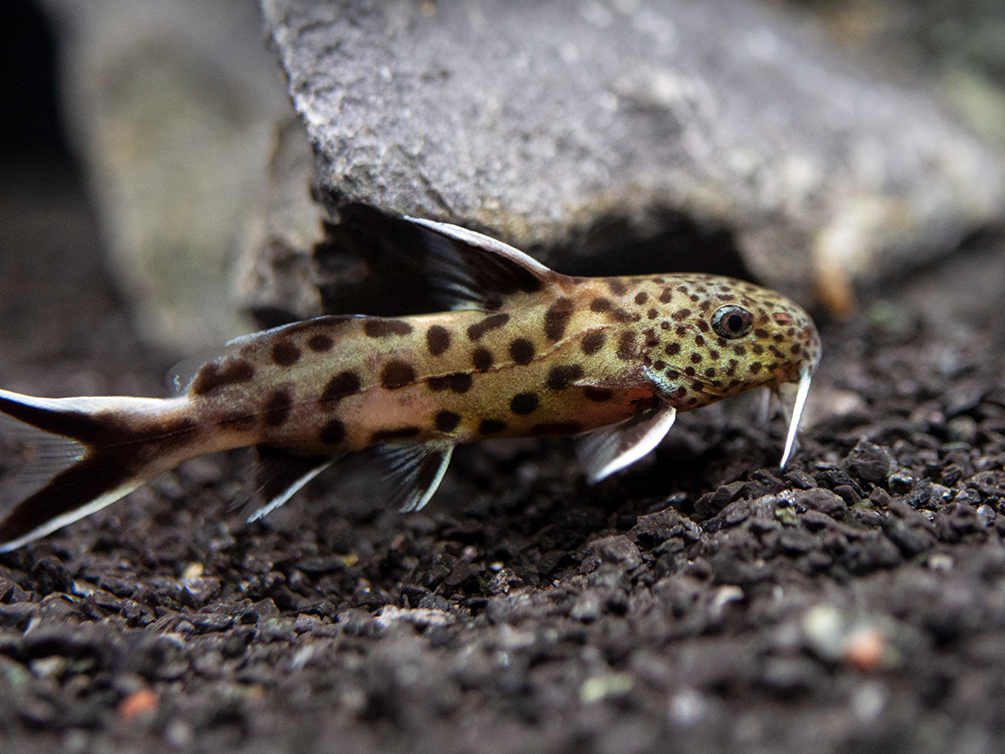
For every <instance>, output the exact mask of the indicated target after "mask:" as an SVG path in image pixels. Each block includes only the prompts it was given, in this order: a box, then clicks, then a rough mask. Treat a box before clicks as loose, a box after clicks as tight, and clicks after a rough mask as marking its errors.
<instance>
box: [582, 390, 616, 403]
mask: <svg viewBox="0 0 1005 754" xmlns="http://www.w3.org/2000/svg"><path fill="white" fill-rule="evenodd" d="M583 397H584V398H586V400H588V401H593V402H594V403H606V402H607V401H609V400H610V399H611V398H613V397H614V391H612V390H608V389H607V388H602V387H591V386H587V387H584V388H583Z"/></svg>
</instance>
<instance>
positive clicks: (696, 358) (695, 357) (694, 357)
mask: <svg viewBox="0 0 1005 754" xmlns="http://www.w3.org/2000/svg"><path fill="white" fill-rule="evenodd" d="M691 363H692V364H700V363H701V354H700V353H692V354H691Z"/></svg>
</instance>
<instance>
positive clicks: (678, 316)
mask: <svg viewBox="0 0 1005 754" xmlns="http://www.w3.org/2000/svg"><path fill="white" fill-rule="evenodd" d="M689 316H691V310H690V309H678V310H677V311H675V312H674V313H673V314H671V315H670V317H671V319H673V320H675V321H677V322H681V321H683V320H684V319H686V318H687V317H689Z"/></svg>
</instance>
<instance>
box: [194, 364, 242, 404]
mask: <svg viewBox="0 0 1005 754" xmlns="http://www.w3.org/2000/svg"><path fill="white" fill-rule="evenodd" d="M254 376H255V368H254V367H253V366H251V364H249V363H248V362H246V361H235V360H232V359H228V360H227V361H225V362H223V365H222V368H221V365H220V364H217V363H216V362H210V363H209V364H206V366H204V367H203V368H202V369H200V370H199V373H198V374H197V375H196V377H195V380H194V381H193V382H192V392H193V393H194V394H195V395H208V394H209V393H212V392H213V391H214V390H216V389H217V388H221V387H227V386H228V385H239V384H241V383H242V382H248V381H249V380H250V379H251V378H252V377H254Z"/></svg>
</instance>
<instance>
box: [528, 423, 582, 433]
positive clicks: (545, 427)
mask: <svg viewBox="0 0 1005 754" xmlns="http://www.w3.org/2000/svg"><path fill="white" fill-rule="evenodd" d="M582 431H583V425H582V424H580V423H579V422H575V421H566V422H542V423H541V424H535V425H533V426H532V427H531V428H530V432H529V434H531V435H535V436H537V437H542V436H545V435H575V434H578V433H579V432H582Z"/></svg>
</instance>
